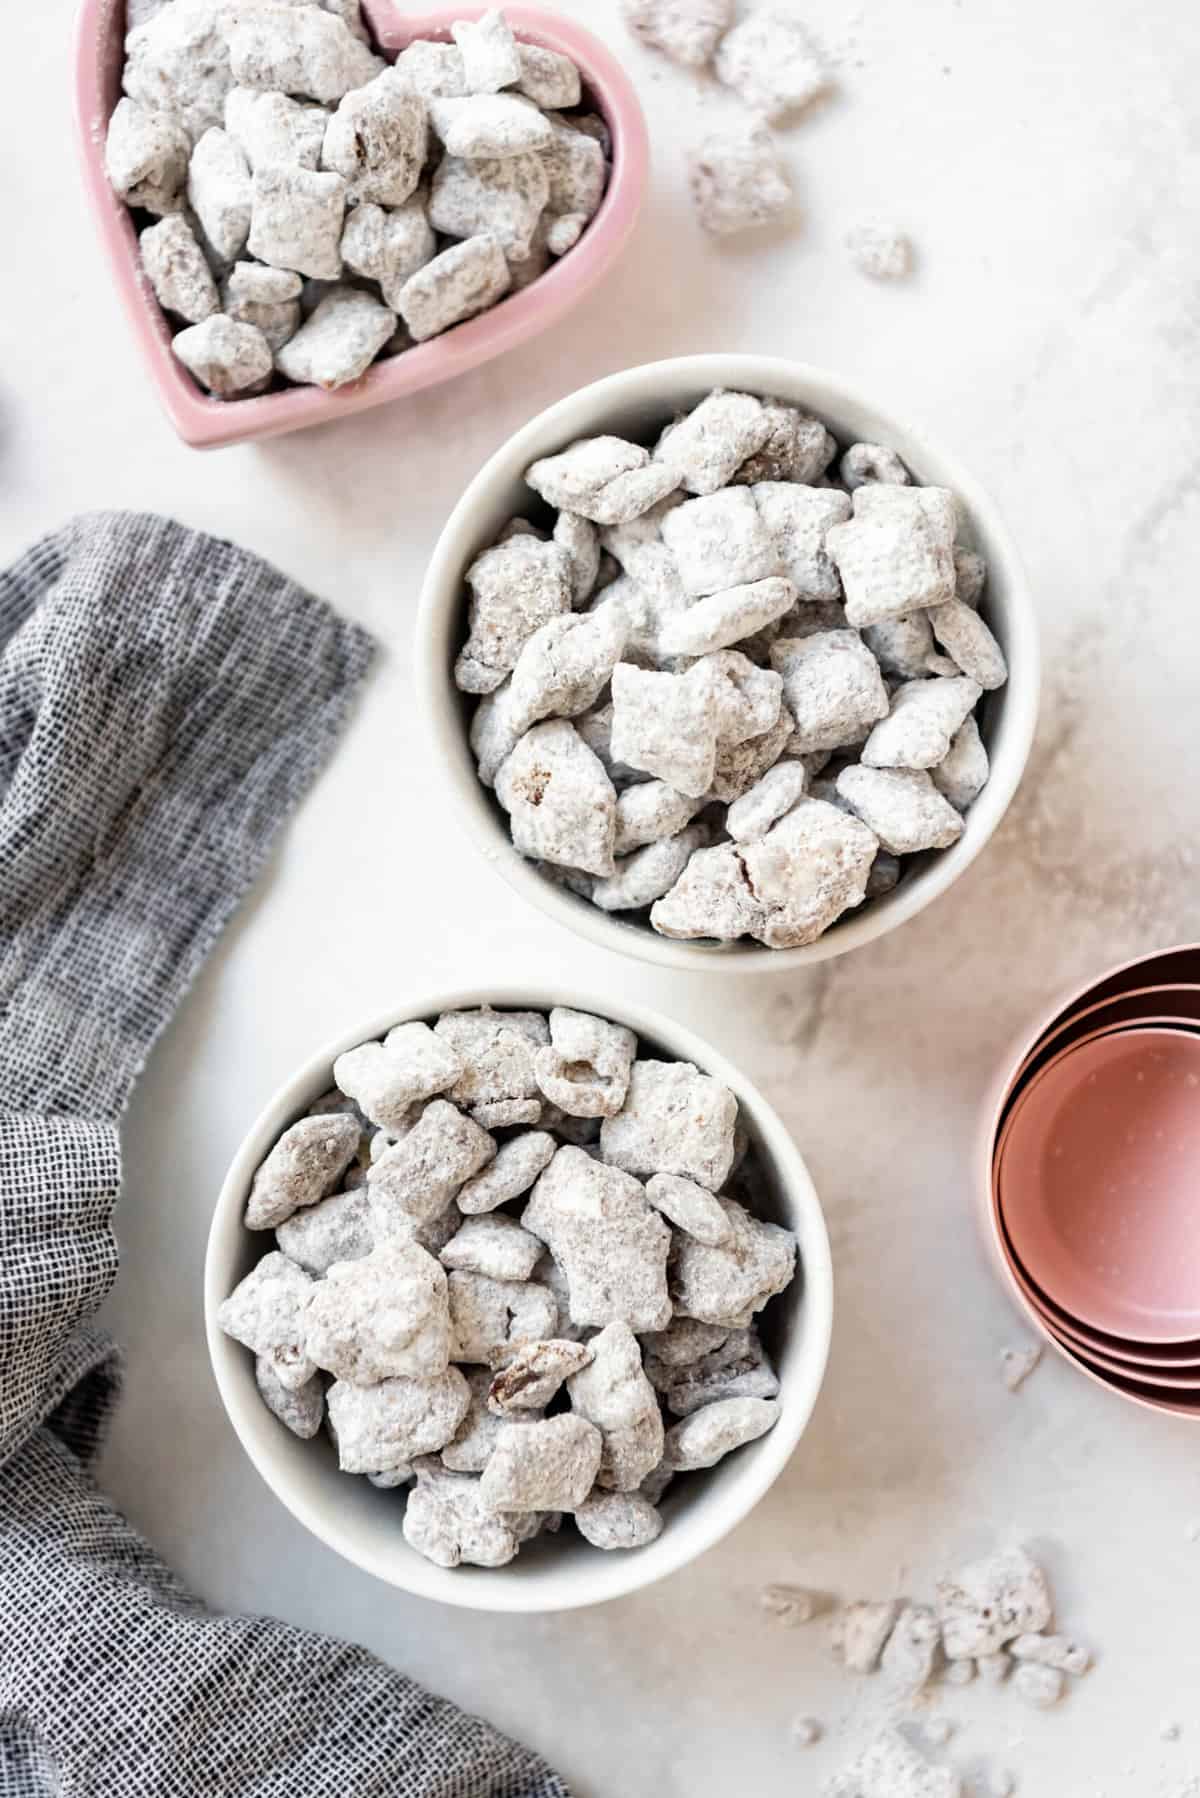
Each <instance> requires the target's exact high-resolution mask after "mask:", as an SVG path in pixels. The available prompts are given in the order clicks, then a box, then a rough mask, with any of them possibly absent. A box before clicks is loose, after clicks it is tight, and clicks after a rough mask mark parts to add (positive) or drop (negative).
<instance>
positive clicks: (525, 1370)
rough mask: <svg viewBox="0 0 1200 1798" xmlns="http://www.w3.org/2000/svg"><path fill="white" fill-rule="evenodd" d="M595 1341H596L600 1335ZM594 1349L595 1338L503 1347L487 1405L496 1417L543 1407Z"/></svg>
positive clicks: (584, 1363) (589, 1357) (588, 1357)
mask: <svg viewBox="0 0 1200 1798" xmlns="http://www.w3.org/2000/svg"><path fill="white" fill-rule="evenodd" d="M538 1246H539V1247H540V1246H541V1245H540V1244H539V1245H538ZM594 1341H599V1337H596V1338H595V1339H594ZM593 1353H594V1342H593V1343H587V1344H584V1343H582V1342H571V1341H569V1340H567V1339H563V1338H560V1339H558V1340H557V1341H555V1340H553V1339H550V1340H546V1341H542V1342H526V1343H522V1344H521V1345H520V1346H519V1347H518V1348H517V1349H516V1350H513V1351H509V1350H505V1351H504V1353H503V1356H502V1359H503V1362H504V1365H503V1367H502V1368H501V1371H500V1372H499V1373H498V1374H497V1375H496V1377H495V1379H494V1380H493V1381H492V1384H491V1388H490V1390H489V1392H488V1409H489V1410H490V1411H491V1412H493V1413H494V1414H495V1415H496V1416H499V1417H507V1416H508V1415H509V1413H510V1412H521V1411H531V1410H538V1411H541V1410H544V1409H545V1407H546V1406H547V1405H548V1404H549V1403H550V1400H551V1399H552V1398H553V1397H554V1396H555V1394H556V1393H557V1392H558V1390H559V1388H560V1386H561V1385H562V1384H563V1381H564V1380H568V1379H570V1378H571V1376H572V1375H573V1374H577V1373H578V1372H579V1371H580V1369H581V1368H583V1367H586V1366H587V1365H588V1363H589V1361H591V1359H592V1355H593ZM576 1408H577V1409H578V1407H576ZM593 1421H595V1420H594V1419H593Z"/></svg>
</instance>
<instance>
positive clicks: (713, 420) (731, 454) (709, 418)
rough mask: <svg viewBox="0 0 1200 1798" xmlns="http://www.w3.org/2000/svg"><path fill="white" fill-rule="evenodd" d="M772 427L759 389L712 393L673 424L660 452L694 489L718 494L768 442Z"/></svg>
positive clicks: (657, 452)
mask: <svg viewBox="0 0 1200 1798" xmlns="http://www.w3.org/2000/svg"><path fill="white" fill-rule="evenodd" d="M769 429H770V421H769V419H768V417H767V413H766V411H765V409H764V407H763V403H762V401H761V400H759V399H755V397H754V396H753V394H749V393H724V392H717V393H710V394H709V396H708V398H707V399H706V400H701V402H700V404H699V405H698V406H697V407H696V408H695V410H694V411H692V412H689V413H686V414H685V415H684V417H683V418H681V419H680V420H679V421H678V422H677V423H676V424H673V425H670V426H668V428H667V430H665V431H664V432H663V434H662V437H661V438H660V439H659V442H658V447H657V449H656V450H655V452H654V454H655V458H656V460H658V461H660V462H664V463H665V464H666V465H667V467H668V468H671V469H673V470H674V472H675V473H676V474H677V475H678V477H679V483H678V484H679V485H680V486H682V487H686V489H687V491H688V492H689V493H695V494H713V493H717V492H718V491H719V490H720V489H721V488H722V487H728V486H729V484H730V482H731V481H732V479H733V477H734V475H735V474H736V473H737V471H738V469H739V468H740V467H741V466H742V464H743V463H744V462H745V461H746V459H747V457H749V456H753V455H754V454H755V453H756V452H757V451H758V450H760V449H761V448H762V447H763V445H764V443H765V442H766V440H767V434H768V431H769Z"/></svg>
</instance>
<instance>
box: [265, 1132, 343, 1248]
mask: <svg viewBox="0 0 1200 1798" xmlns="http://www.w3.org/2000/svg"><path fill="white" fill-rule="evenodd" d="M360 1134H361V1130H360V1126H359V1123H358V1120H357V1119H356V1118H352V1117H339V1116H337V1115H326V1116H322V1117H315V1118H313V1117H309V1118H301V1119H300V1122H299V1123H298V1124H292V1125H291V1127H290V1128H289V1129H287V1130H285V1131H284V1133H283V1135H282V1136H281V1137H280V1138H279V1141H278V1142H277V1143H276V1144H275V1147H274V1148H273V1149H272V1150H271V1153H270V1154H269V1155H268V1156H267V1158H266V1160H265V1161H264V1162H263V1164H262V1166H261V1167H260V1168H259V1170H258V1172H257V1173H256V1174H255V1176H254V1184H253V1186H252V1187H251V1189H250V1197H249V1200H248V1201H247V1204H246V1228H247V1229H248V1230H273V1229H274V1228H275V1226H276V1225H277V1224H282V1223H283V1222H284V1221H285V1219H287V1218H289V1217H291V1215H292V1213H293V1212H294V1211H299V1210H300V1209H301V1208H302V1207H303V1206H305V1205H315V1204H316V1202H317V1200H318V1199H323V1198H324V1197H325V1196H326V1194H327V1193H330V1192H332V1191H333V1190H334V1188H335V1187H336V1185H337V1182H338V1179H339V1178H340V1176H341V1175H342V1174H343V1173H344V1172H345V1170H346V1168H348V1167H349V1165H350V1162H351V1160H352V1159H353V1157H354V1155H355V1152H356V1151H357V1149H358V1143H359V1137H360Z"/></svg>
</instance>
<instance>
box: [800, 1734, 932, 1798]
mask: <svg viewBox="0 0 1200 1798" xmlns="http://www.w3.org/2000/svg"><path fill="white" fill-rule="evenodd" d="M825 1789H826V1792H827V1794H828V1798H962V1789H963V1788H962V1781H961V1779H960V1778H959V1776H958V1774H957V1773H956V1772H955V1771H954V1768H953V1767H948V1766H944V1765H943V1766H936V1765H934V1763H933V1762H932V1761H927V1760H926V1759H925V1757H924V1756H923V1755H922V1754H920V1753H918V1751H917V1749H915V1748H914V1747H913V1745H912V1743H911V1742H909V1740H908V1739H907V1737H905V1736H902V1735H901V1734H900V1731H899V1730H897V1729H889V1730H887V1731H886V1732H885V1734H883V1735H881V1736H879V1737H878V1738H877V1740H876V1741H874V1742H872V1743H871V1745H870V1747H869V1748H865V1749H864V1750H863V1752H862V1753H861V1754H860V1755H859V1756H858V1757H857V1758H856V1759H855V1760H854V1761H852V1762H851V1763H850V1765H849V1766H848V1767H847V1768H846V1769H845V1770H844V1771H843V1772H841V1773H838V1774H835V1775H834V1778H833V1779H832V1780H831V1781H830V1783H829V1784H828V1785H827V1786H826V1788H825Z"/></svg>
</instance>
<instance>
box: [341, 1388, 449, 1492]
mask: <svg viewBox="0 0 1200 1798" xmlns="http://www.w3.org/2000/svg"><path fill="white" fill-rule="evenodd" d="M470 1402H471V1391H470V1387H469V1386H468V1385H467V1382H466V1380H465V1379H464V1378H463V1376H462V1374H461V1373H460V1372H459V1370H458V1368H457V1367H447V1368H446V1369H445V1371H444V1372H443V1373H440V1374H437V1375H435V1376H434V1377H433V1378H431V1379H410V1378H407V1377H404V1376H402V1377H400V1378H397V1379H392V1380H381V1381H379V1383H378V1384H377V1385H374V1386H354V1385H351V1384H350V1382H349V1381H347V1380H335V1381H334V1383H333V1385H332V1386H331V1387H330V1388H329V1391H328V1392H327V1393H326V1395H325V1403H326V1405H327V1406H328V1408H329V1422H330V1427H331V1429H332V1431H333V1437H334V1441H335V1442H336V1444H337V1451H338V1465H339V1466H340V1467H341V1470H342V1472H343V1473H387V1472H389V1471H390V1470H392V1469H395V1468H399V1467H401V1466H403V1465H405V1464H407V1463H409V1462H412V1461H414V1460H415V1459H416V1458H417V1456H418V1455H432V1454H436V1453H437V1451H438V1449H440V1448H444V1447H445V1445H446V1444H447V1442H449V1441H450V1440H451V1438H452V1437H453V1436H454V1434H455V1432H456V1431H457V1429H458V1426H459V1424H460V1423H461V1422H462V1420H463V1418H464V1417H465V1416H466V1414H467V1410H468V1407H469V1405H470Z"/></svg>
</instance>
